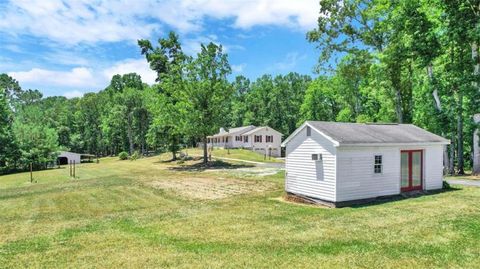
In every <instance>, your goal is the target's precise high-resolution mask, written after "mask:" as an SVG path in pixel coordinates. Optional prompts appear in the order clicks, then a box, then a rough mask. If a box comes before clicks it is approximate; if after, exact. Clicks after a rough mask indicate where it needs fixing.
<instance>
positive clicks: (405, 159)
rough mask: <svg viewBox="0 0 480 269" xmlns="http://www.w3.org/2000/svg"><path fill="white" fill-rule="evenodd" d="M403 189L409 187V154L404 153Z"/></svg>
mask: <svg viewBox="0 0 480 269" xmlns="http://www.w3.org/2000/svg"><path fill="white" fill-rule="evenodd" d="M401 154H402V156H401V159H402V160H401V164H400V166H401V168H400V169H401V175H400V178H401V187H402V188H407V187H408V185H409V184H408V152H402V153H401Z"/></svg>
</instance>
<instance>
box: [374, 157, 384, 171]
mask: <svg viewBox="0 0 480 269" xmlns="http://www.w3.org/2000/svg"><path fill="white" fill-rule="evenodd" d="M373 170H374V172H375V174H381V173H382V170H383V158H382V155H375V163H374V165H373Z"/></svg>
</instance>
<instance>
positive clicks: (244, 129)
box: [208, 125, 255, 137]
mask: <svg viewBox="0 0 480 269" xmlns="http://www.w3.org/2000/svg"><path fill="white" fill-rule="evenodd" d="M254 128H255V126H253V125H248V126H242V127H236V128H230V129H228V132H219V133H217V134H214V135H212V136H208V137H222V136H230V135H241V134H243V133H245V132H248V131H249V130H252V129H254Z"/></svg>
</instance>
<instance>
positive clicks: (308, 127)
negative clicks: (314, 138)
mask: <svg viewBox="0 0 480 269" xmlns="http://www.w3.org/2000/svg"><path fill="white" fill-rule="evenodd" d="M311 135H312V128H310V126H307V136H311Z"/></svg>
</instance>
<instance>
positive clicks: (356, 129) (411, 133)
mask: <svg viewBox="0 0 480 269" xmlns="http://www.w3.org/2000/svg"><path fill="white" fill-rule="evenodd" d="M447 144H450V141H449V140H447V139H444V138H443V137H440V136H438V135H435V134H433V133H430V132H428V131H425V130H423V129H421V128H419V127H417V126H415V125H412V124H359V123H338V122H320V121H307V122H305V123H304V124H303V125H302V126H301V127H299V128H298V129H297V130H296V131H295V132H294V133H293V134H292V135H290V136H289V137H288V138H287V139H286V140H285V141H284V142H283V144H282V146H285V147H286V164H285V168H286V179H285V190H286V192H287V193H289V194H294V195H299V196H303V197H307V198H313V199H314V200H316V201H318V202H321V203H326V204H328V205H331V206H342V205H347V204H349V203H352V202H358V200H364V199H372V198H377V197H382V196H392V195H398V194H401V193H402V192H409V191H414V190H420V191H425V190H436V189H441V188H442V183H443V182H442V181H443V148H444V146H445V145H447Z"/></svg>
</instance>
